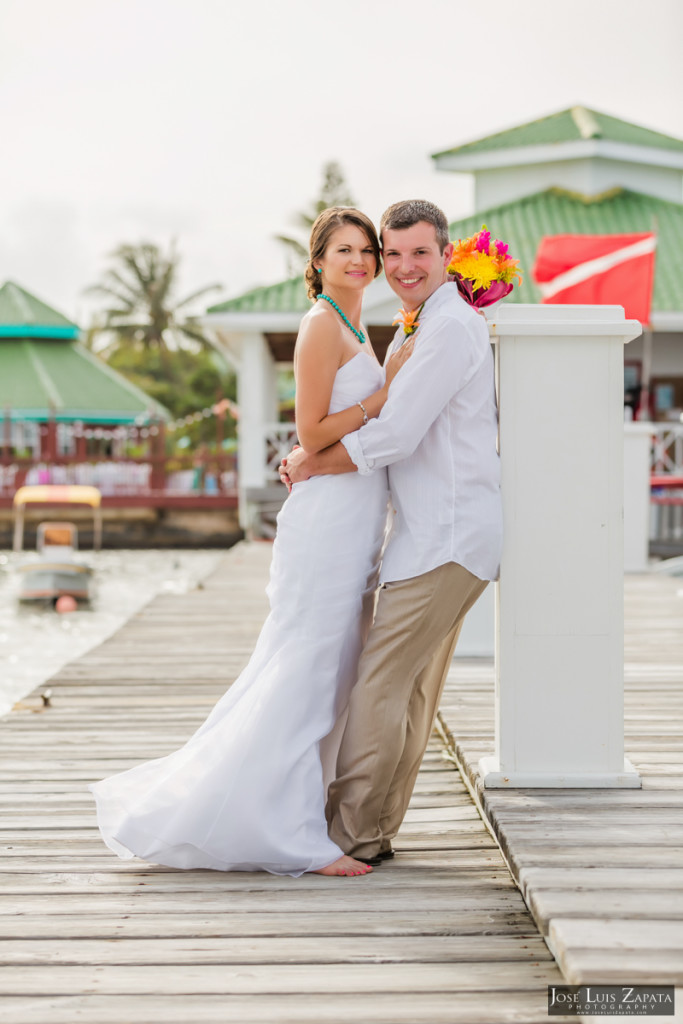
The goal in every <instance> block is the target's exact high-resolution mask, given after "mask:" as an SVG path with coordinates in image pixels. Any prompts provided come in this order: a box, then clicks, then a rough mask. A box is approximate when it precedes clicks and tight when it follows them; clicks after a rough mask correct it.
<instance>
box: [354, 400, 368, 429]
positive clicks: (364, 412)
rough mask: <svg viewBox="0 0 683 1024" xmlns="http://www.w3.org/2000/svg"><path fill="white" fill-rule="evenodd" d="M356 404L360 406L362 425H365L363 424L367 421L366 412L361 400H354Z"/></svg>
mask: <svg viewBox="0 0 683 1024" xmlns="http://www.w3.org/2000/svg"><path fill="white" fill-rule="evenodd" d="M356 405H359V406H360V407H361V411H362V413H363V426H365V424H366V423H367V422H368V414H367V413H366V411H365V406H364V405H363V403H362V402H356Z"/></svg>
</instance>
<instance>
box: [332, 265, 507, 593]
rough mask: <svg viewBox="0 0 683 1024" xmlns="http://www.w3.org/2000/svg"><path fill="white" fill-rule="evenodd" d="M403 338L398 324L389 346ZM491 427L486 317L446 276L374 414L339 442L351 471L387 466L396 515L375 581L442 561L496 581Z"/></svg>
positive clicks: (497, 517)
mask: <svg viewBox="0 0 683 1024" xmlns="http://www.w3.org/2000/svg"><path fill="white" fill-rule="evenodd" d="M402 339H403V328H402V327H401V328H399V330H398V331H397V333H396V337H395V338H394V342H393V344H392V346H391V348H390V350H389V351H390V352H391V351H392V350H393V349H394V347H395V346H396V345H397V344H399V343H400V341H401V340H402ZM497 433H498V416H497V410H496V401H495V391H494V375H493V356H492V353H491V345H490V342H489V336H488V330H487V327H486V322H485V320H484V318H483V317H482V316H480V315H479V314H478V313H476V312H475V311H474V310H473V309H472V307H471V306H469V305H468V303H467V302H465V300H464V299H462V298H461V296H460V295H459V294H458V290H457V288H456V286H455V285H454V284H452V283H450V282H447V283H446V284H443V285H441V287H440V288H437V290H436V291H435V292H434V293H433V294H432V295H430V297H429V298H428V299H427V301H426V303H425V305H424V307H423V310H422V313H421V315H420V319H419V329H418V331H417V334H416V335H415V350H414V352H413V355H412V356H411V358H410V359H409V360H408V362H407V363H406V364H405V366H403V367H402V368H401V370H400V372H399V373H398V375H397V376H396V377H395V379H394V380H393V381H392V384H391V387H390V389H389V397H388V399H387V401H386V403H385V405H384V408H383V409H382V412H381V413H380V415H379V417H377V418H376V419H373V420H370V422H369V423H368V424H366V426H364V427H361V429H360V430H357V431H355V432H354V433H352V434H347V435H346V436H345V437H344V438H342V444H343V445H344V447H345V448H346V450H347V452H348V453H349V456H350V458H351V459H352V461H353V463H354V464H355V466H356V467H357V469H358V472H359V473H363V474H365V473H371V472H373V471H374V470H376V469H380V468H381V467H383V466H387V467H388V473H389V486H390V488H391V496H392V502H393V506H394V510H395V515H394V521H393V526H392V532H391V536H390V539H389V542H388V545H387V547H386V550H385V552H384V556H383V560H382V570H381V582H382V583H388V582H392V581H395V580H404V579H411V578H413V577H414V576H420V575H422V574H423V573H425V572H429V571H430V570H431V569H435V568H437V566H439V565H445V564H446V563H447V562H457V563H458V564H459V565H462V566H464V568H465V569H468V570H469V571H470V572H471V573H473V574H474V575H475V576H478V577H479V579H482V580H493V579H497V578H498V571H499V566H500V554H501V547H502V533H503V530H502V507H501V499H500V466H499V458H498V454H497V450H496V439H497Z"/></svg>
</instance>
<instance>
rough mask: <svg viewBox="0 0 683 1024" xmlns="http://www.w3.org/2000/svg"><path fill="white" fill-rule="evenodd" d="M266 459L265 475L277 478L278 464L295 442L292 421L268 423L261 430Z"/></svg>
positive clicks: (271, 478)
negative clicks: (262, 430)
mask: <svg viewBox="0 0 683 1024" xmlns="http://www.w3.org/2000/svg"><path fill="white" fill-rule="evenodd" d="M263 441H264V445H263V447H264V451H265V460H266V477H267V478H268V480H279V479H280V477H279V475H278V466H279V465H280V462H281V461H282V459H283V458H284V456H285V455H287V453H288V452H289V451H290V450H291V447H292V445H293V444H295V442H296V426H295V425H294V423H269V424H268V425H267V426H266V427H265V429H264V432H263Z"/></svg>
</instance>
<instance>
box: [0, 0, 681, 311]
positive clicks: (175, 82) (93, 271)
mask: <svg viewBox="0 0 683 1024" xmlns="http://www.w3.org/2000/svg"><path fill="white" fill-rule="evenodd" d="M682 44H683V3H681V0H650V2H649V3H647V4H643V2H642V0H572V3H571V4H569V3H560V2H558V0H526V2H525V0H517V2H512V0H509V2H503V0H488V2H487V3H473V2H463V0H343V2H342V0H338V2H334V0H332V2H330V0H318V2H312V0H277V2H271V0H265V2H261V3H258V2H254V0H252V2H248V0H239V2H238V0H0V111H1V120H0V123H1V125H2V135H1V139H2V147H1V153H0V186H1V187H0V283H2V282H3V281H5V280H6V279H7V278H10V279H13V280H16V281H17V282H19V283H20V284H23V285H24V286H25V287H27V288H28V289H29V290H30V291H33V292H35V293H37V294H38V295H39V296H41V297H42V298H44V299H45V300H46V301H48V302H50V303H51V304H52V305H55V306H56V307H57V308H59V309H61V310H62V311H63V312H64V313H66V314H67V315H68V316H71V317H75V318H78V319H79V320H80V321H81V322H82V323H84V322H85V321H87V318H88V315H89V311H90V309H91V308H92V300H85V299H84V298H83V295H82V290H83V288H84V287H85V286H86V285H88V284H90V283H92V282H94V281H96V280H97V279H98V277H99V276H100V275H101V273H102V270H103V269H104V267H105V266H106V257H107V253H108V252H110V251H111V249H112V248H114V247H115V246H116V245H118V244H120V243H123V242H126V243H136V242H139V241H142V240H151V241H155V242H157V243H160V244H162V245H167V244H168V242H169V240H170V239H171V238H172V237H175V238H177V241H178V247H179V249H180V251H181V253H182V257H183V262H182V275H181V290H182V291H183V292H184V293H188V292H190V291H192V290H194V289H196V288H199V287H201V286H202V285H205V284H209V283H213V282H220V283H221V284H222V285H223V286H224V288H225V291H224V293H223V296H224V297H226V298H227V297H230V296H234V295H237V294H239V293H240V292H241V291H243V290H245V289H247V288H249V287H252V286H254V285H257V284H269V283H273V282H275V281H278V280H280V279H282V278H283V276H285V259H284V254H283V251H282V249H281V248H280V247H279V246H278V245H277V244H276V243H275V242H274V241H273V240H272V236H273V235H274V234H275V233H277V232H281V231H288V230H290V228H291V224H290V218H291V217H292V215H293V214H294V213H295V212H296V211H297V210H299V209H301V208H303V207H306V206H307V205H308V203H309V202H310V200H312V199H313V198H314V196H315V195H316V193H317V191H318V188H319V186H320V182H321V168H322V165H323V164H324V163H325V162H326V161H328V160H337V161H339V162H340V163H341V165H342V167H343V169H344V171H345V172H346V176H347V179H348V182H349V186H350V189H351V192H352V194H353V196H354V198H355V200H356V202H357V204H358V205H359V206H360V207H361V208H362V209H363V210H365V211H366V212H367V213H368V214H369V215H370V216H371V217H373V218H374V219H375V220H378V219H379V216H380V214H381V212H382V210H383V209H384V207H385V206H387V205H388V204H389V203H391V202H394V201H396V200H397V199H405V198H417V197H421V198H428V199H432V200H434V201H435V202H437V203H439V204H440V205H442V206H443V207H444V209H445V211H446V213H447V214H448V216H449V218H450V219H454V218H456V217H459V216H463V215H466V214H468V213H470V212H472V190H471V185H470V179H468V178H467V177H466V176H462V175H453V174H445V173H443V172H441V173H437V172H436V171H434V170H433V167H432V161H431V160H430V154H431V153H434V152H437V151H439V150H442V149H447V148H449V147H451V146H455V145H458V144H460V143H462V142H467V141H470V140H472V139H474V138H478V137H481V136H483V135H487V134H489V133H491V132H493V131H497V130H500V129H503V128H507V127H512V126H513V125H515V124H519V123H522V122H524V121H529V120H533V119H535V118H537V117H540V116H542V115H544V114H549V113H553V112H555V111H557V110H562V109H565V108H567V107H570V106H573V105H575V104H584V105H586V106H589V107H593V108H596V109H598V110H603V111H605V112H607V113H610V114H614V115H616V116H617V117H622V118H625V119H627V120H632V121H635V122H637V123H640V124H643V125H646V126H648V127H651V128H655V129H657V130H659V131H662V132H665V133H667V134H671V135H676V136H678V137H683V100H682V97H683V61H681V59H680V54H681V50H682Z"/></svg>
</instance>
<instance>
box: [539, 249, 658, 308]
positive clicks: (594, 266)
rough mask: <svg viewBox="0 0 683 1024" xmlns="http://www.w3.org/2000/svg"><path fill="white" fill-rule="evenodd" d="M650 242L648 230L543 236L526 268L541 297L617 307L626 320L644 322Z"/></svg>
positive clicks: (649, 294)
mask: <svg viewBox="0 0 683 1024" xmlns="http://www.w3.org/2000/svg"><path fill="white" fill-rule="evenodd" d="M656 245H657V239H656V237H655V235H654V234H653V233H649V234H640V235H550V236H546V237H545V238H542V239H541V242H540V245H539V247H538V252H537V253H536V263H535V264H534V267H533V270H532V274H533V277H534V280H535V281H536V282H537V284H538V285H539V286H540V289H541V296H542V298H541V301H542V302H557V303H572V304H574V305H600V306H612V305H614V306H623V307H624V312H625V313H626V317H627V319H628V320H640V322H641V323H642V324H648V323H649V322H650V306H651V303H652V286H653V283H654V273H655V248H656Z"/></svg>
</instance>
